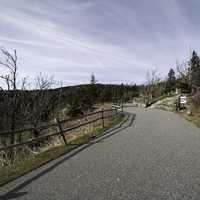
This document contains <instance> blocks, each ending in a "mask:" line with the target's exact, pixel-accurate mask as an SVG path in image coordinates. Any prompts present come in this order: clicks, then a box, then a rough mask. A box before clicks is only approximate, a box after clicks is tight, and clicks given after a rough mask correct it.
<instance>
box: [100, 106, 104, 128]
mask: <svg viewBox="0 0 200 200" xmlns="http://www.w3.org/2000/svg"><path fill="white" fill-rule="evenodd" d="M101 119H102V126H103V128H104V111H103V108H102V110H101Z"/></svg>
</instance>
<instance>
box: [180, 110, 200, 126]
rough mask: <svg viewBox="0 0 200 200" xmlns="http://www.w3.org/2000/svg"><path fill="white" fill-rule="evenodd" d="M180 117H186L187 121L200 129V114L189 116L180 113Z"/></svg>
mask: <svg viewBox="0 0 200 200" xmlns="http://www.w3.org/2000/svg"><path fill="white" fill-rule="evenodd" d="M178 114H179V115H180V116H182V117H184V118H185V119H186V120H188V121H190V122H192V123H194V124H195V125H196V126H198V127H200V114H198V113H193V114H192V115H188V114H187V113H185V112H182V113H178Z"/></svg>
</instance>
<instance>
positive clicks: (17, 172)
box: [0, 115, 124, 186]
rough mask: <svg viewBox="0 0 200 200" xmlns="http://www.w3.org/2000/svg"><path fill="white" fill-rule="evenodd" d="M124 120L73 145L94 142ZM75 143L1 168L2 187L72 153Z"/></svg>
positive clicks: (116, 121)
mask: <svg viewBox="0 0 200 200" xmlns="http://www.w3.org/2000/svg"><path fill="white" fill-rule="evenodd" d="M123 119H124V117H123V116H121V115H120V116H119V117H118V118H116V119H115V120H113V122H112V123H110V124H109V125H108V126H107V127H104V128H98V129H96V130H95V132H93V133H90V134H88V135H84V136H81V137H79V138H77V139H76V140H74V141H73V143H75V144H78V145H82V144H85V143H87V142H89V141H90V140H92V139H93V138H94V137H95V136H97V135H100V134H102V133H103V132H104V131H105V130H108V129H109V128H111V127H113V126H115V125H117V124H118V123H119V122H121V121H122V120H123ZM73 143H72V144H68V145H67V146H59V147H55V148H52V149H50V150H47V151H45V152H43V153H41V154H39V155H37V156H36V157H35V158H32V159H29V160H26V161H24V162H23V163H20V164H17V165H12V166H6V167H2V168H0V186H2V185H4V184H6V183H8V182H10V181H12V180H14V179H16V178H17V177H19V176H22V175H24V174H26V173H28V172H30V171H33V170H34V169H36V168H38V167H40V166H42V165H44V164H46V163H48V162H50V161H51V160H54V159H56V158H58V157H60V156H62V155H64V154H66V153H68V152H70V151H71V150H73V149H74V148H75V146H74V145H73ZM76 147H77V146H76Z"/></svg>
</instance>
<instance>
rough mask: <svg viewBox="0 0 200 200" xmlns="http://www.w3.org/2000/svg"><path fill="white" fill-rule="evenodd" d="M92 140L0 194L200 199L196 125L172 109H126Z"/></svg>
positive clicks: (54, 199) (56, 198)
mask: <svg viewBox="0 0 200 200" xmlns="http://www.w3.org/2000/svg"><path fill="white" fill-rule="evenodd" d="M126 111H127V112H128V113H129V114H127V116H126V120H125V121H124V122H123V123H122V124H120V125H118V126H117V127H115V128H113V129H112V130H110V131H108V132H107V133H105V134H104V135H103V136H101V137H99V138H96V139H95V140H93V141H92V142H89V143H88V144H85V145H83V146H81V147H78V148H77V149H76V150H73V151H72V152H70V153H68V154H66V155H64V156H62V157H60V158H58V159H56V160H54V161H52V162H50V163H48V164H47V165H45V166H43V167H40V168H39V169H37V170H35V171H33V172H31V173H29V174H27V175H25V176H22V177H20V178H18V179H16V180H15V181H13V182H11V183H9V184H7V185H5V186H3V187H2V188H0V199H2V200H8V199H9V200H10V199H20V200H25V199H26V200H29V199H30V200H79V199H80V200H82V199H83V200H103V199H105V200H109V199H112V200H119V199H122V200H143V199H144V200H148V199H151V200H157V199H158V200H162V199H170V200H172V199H173V200H175V199H176V200H179V199H180V200H185V199H187V200H188V199H189V200H191V199H196V200H199V199H200V129H199V128H197V127H196V126H194V125H193V124H191V123H189V122H187V121H186V120H184V119H182V118H180V117H179V116H178V115H176V114H174V113H170V112H165V111H160V110H153V109H139V108H127V109H126Z"/></svg>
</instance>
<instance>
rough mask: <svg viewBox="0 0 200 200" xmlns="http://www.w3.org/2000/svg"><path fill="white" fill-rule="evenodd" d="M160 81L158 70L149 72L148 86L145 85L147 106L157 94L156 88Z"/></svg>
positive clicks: (153, 69)
mask: <svg viewBox="0 0 200 200" xmlns="http://www.w3.org/2000/svg"><path fill="white" fill-rule="evenodd" d="M160 80H161V79H160V78H159V75H158V70H157V69H156V68H152V69H150V70H147V74H146V84H145V85H146V87H145V93H146V94H145V96H146V104H149V103H150V102H151V101H152V99H153V97H154V93H155V92H156V86H157V85H158V83H159V82H160Z"/></svg>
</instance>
